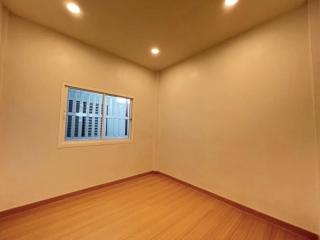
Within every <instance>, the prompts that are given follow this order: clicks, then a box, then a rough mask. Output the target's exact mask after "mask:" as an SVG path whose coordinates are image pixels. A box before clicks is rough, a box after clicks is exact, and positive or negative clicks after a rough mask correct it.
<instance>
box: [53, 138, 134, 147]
mask: <svg viewBox="0 0 320 240" xmlns="http://www.w3.org/2000/svg"><path fill="white" fill-rule="evenodd" d="M131 143H133V140H132V139H115V140H97V141H68V142H65V141H63V142H61V143H59V144H58V148H72V147H89V146H101V145H114V144H131Z"/></svg>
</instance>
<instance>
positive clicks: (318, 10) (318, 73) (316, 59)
mask: <svg viewBox="0 0 320 240" xmlns="http://www.w3.org/2000/svg"><path fill="white" fill-rule="evenodd" d="M308 6H309V34H310V35H309V36H310V50H311V61H312V73H313V81H314V97H315V98H314V100H315V116H316V120H317V124H316V130H317V136H318V139H317V140H318V142H317V143H318V169H319V171H318V202H319V206H318V207H319V232H320V44H319V43H320V27H319V26H320V0H310V1H309V5H308Z"/></svg>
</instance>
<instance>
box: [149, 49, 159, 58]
mask: <svg viewBox="0 0 320 240" xmlns="http://www.w3.org/2000/svg"><path fill="white" fill-rule="evenodd" d="M150 52H151V54H152V55H153V56H157V55H159V54H160V49H159V48H156V47H154V48H151V51H150Z"/></svg>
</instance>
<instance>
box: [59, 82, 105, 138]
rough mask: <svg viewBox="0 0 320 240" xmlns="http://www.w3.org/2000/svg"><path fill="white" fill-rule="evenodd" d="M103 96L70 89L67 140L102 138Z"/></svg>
mask: <svg viewBox="0 0 320 240" xmlns="http://www.w3.org/2000/svg"><path fill="white" fill-rule="evenodd" d="M102 103H103V94H99V93H95V92H90V91H84V90H80V89H75V88H68V100H67V113H66V114H67V116H66V131H65V139H66V140H72V141H75V140H90V139H100V138H101V126H102Z"/></svg>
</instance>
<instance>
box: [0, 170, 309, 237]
mask: <svg viewBox="0 0 320 240" xmlns="http://www.w3.org/2000/svg"><path fill="white" fill-rule="evenodd" d="M42 239H43V240H105V239H107V240H149V239H150V240H151V239H152V240H307V239H306V238H304V237H302V236H299V235H296V234H294V233H291V232H289V231H287V230H285V229H283V228H281V227H280V226H276V225H274V224H273V223H270V222H268V221H266V220H263V219H260V218H258V217H256V216H253V215H250V214H248V213H246V212H244V211H242V210H240V209H238V208H235V207H233V206H231V205H228V204H226V203H225V202H222V201H220V200H217V199H215V198H213V197H211V196H209V195H207V194H205V193H203V192H200V191H197V190H195V189H193V188H191V187H188V186H186V185H184V184H182V183H179V182H177V181H174V180H172V179H170V178H168V177H166V176H163V175H160V174H149V175H145V176H141V177H138V178H135V179H131V180H128V181H125V182H121V183H119V184H115V185H111V186H107V187H104V188H100V189H97V190H94V191H91V192H88V193H84V194H81V195H77V196H74V197H70V198H68V199H64V200H61V201H57V202H54V203H50V204H47V205H44V206H41V207H38V208H35V209H30V210H28V211H24V212H21V213H18V214H15V215H11V216H8V217H4V218H0V240H42Z"/></svg>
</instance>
